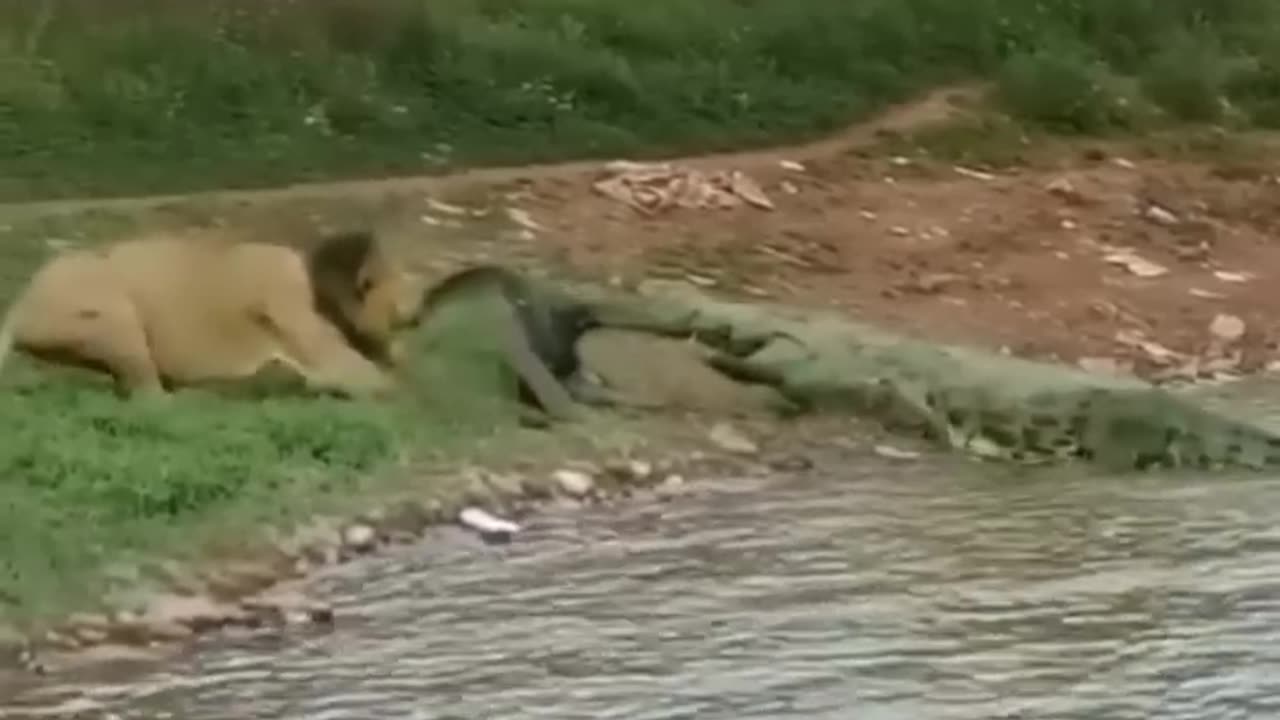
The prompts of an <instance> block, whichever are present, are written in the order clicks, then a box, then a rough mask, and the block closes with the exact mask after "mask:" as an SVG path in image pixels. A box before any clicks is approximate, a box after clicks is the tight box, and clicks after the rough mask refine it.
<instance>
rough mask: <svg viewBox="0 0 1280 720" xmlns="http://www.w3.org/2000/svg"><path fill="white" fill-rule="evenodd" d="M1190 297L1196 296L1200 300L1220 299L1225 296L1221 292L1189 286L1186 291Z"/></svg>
mask: <svg viewBox="0 0 1280 720" xmlns="http://www.w3.org/2000/svg"><path fill="white" fill-rule="evenodd" d="M1187 292H1188V293H1189V294H1190V295H1191V296H1192V297H1198V298H1200V299H1202V300H1222V299H1223V298H1225V297H1226V295H1223V294H1222V293H1216V292H1213V291H1212V290H1204V289H1201V288H1191V289H1190V290H1188V291H1187Z"/></svg>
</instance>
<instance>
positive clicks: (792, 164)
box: [778, 160, 805, 172]
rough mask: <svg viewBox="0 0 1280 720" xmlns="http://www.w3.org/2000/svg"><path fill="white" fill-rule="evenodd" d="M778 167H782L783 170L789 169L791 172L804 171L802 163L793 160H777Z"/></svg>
mask: <svg viewBox="0 0 1280 720" xmlns="http://www.w3.org/2000/svg"><path fill="white" fill-rule="evenodd" d="M778 167H780V168H782V169H783V170H790V171H791V172H804V171H805V167H804V165H802V164H800V163H798V162H796V161H795V160H779V161H778Z"/></svg>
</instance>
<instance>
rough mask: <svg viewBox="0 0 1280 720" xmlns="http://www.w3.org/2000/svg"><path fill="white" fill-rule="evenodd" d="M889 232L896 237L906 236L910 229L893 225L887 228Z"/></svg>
mask: <svg viewBox="0 0 1280 720" xmlns="http://www.w3.org/2000/svg"><path fill="white" fill-rule="evenodd" d="M889 233H890V234H892V235H896V236H898V237H906V236H908V235H910V234H911V231H910V230H908V229H907V228H905V227H903V226H901V225H894V226H893V227H891V228H889Z"/></svg>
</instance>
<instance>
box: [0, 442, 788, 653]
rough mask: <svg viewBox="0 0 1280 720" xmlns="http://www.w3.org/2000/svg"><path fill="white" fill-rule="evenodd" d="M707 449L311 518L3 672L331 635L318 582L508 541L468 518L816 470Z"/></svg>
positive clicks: (179, 577) (62, 630)
mask: <svg viewBox="0 0 1280 720" xmlns="http://www.w3.org/2000/svg"><path fill="white" fill-rule="evenodd" d="M707 441H708V442H705V443H700V445H702V446H703V447H700V448H699V449H693V450H688V449H685V450H680V451H663V452H657V451H655V452H653V453H649V454H650V455H654V456H661V459H654V458H651V457H642V456H639V455H637V454H632V453H627V454H615V455H613V456H612V457H609V458H607V459H604V460H590V461H588V460H578V461H571V462H563V463H560V464H558V465H556V466H549V467H545V468H540V469H539V470H537V471H532V472H523V473H519V474H516V473H511V472H503V471H497V470H491V469H482V468H478V467H470V468H463V469H455V471H454V475H455V476H456V477H455V478H454V479H455V480H459V481H460V482H456V483H450V484H449V488H450V489H449V491H445V492H441V489H440V486H439V485H433V484H432V483H430V482H425V481H424V482H423V490H422V492H421V494H420V497H416V498H410V499H405V498H404V497H400V498H398V499H396V500H395V501H392V502H388V503H386V504H384V505H381V506H378V507H377V509H375V510H373V511H369V512H363V513H358V514H353V515H351V516H349V517H344V518H316V519H314V520H313V521H312V522H310V523H308V524H306V525H303V526H302V527H301V528H300V529H298V530H296V531H293V532H291V533H288V534H280V535H278V536H277V537H275V538H274V539H273V540H272V541H270V542H268V543H266V544H264V545H260V546H257V547H254V548H252V549H250V551H249V553H246V555H251V556H246V557H237V558H234V559H228V560H224V561H220V562H216V563H211V564H208V565H202V566H200V567H196V568H180V567H176V566H173V567H171V572H170V573H169V578H168V582H167V583H166V585H167V587H165V589H163V590H162V591H160V592H158V593H149V594H146V595H144V596H142V597H139V598H138V599H137V600H136V601H135V602H132V603H129V605H130V606H129V607H122V608H118V609H116V610H114V611H110V612H97V613H77V614H73V615H71V616H68V617H66V618H64V619H62V620H61V621H60V622H57V623H55V624H53V625H52V626H49V627H46V628H42V629H41V630H40V631H39V632H38V633H35V634H28V635H25V636H18V635H16V634H14V637H13V639H12V640H9V641H5V642H4V643H3V644H0V671H4V670H9V671H20V672H26V673H34V674H37V675H43V674H48V673H51V672H56V671H57V670H59V669H61V668H64V667H70V666H74V665H77V664H79V662H90V663H91V662H94V661H104V660H106V661H109V660H112V659H117V658H125V657H149V656H152V655H160V654H163V653H164V652H166V651H169V650H177V649H180V648H182V647H184V646H185V645H186V644H188V643H190V642H192V641H194V640H195V639H197V638H199V637H204V636H208V635H211V634H214V633H217V632H220V631H228V630H234V629H251V630H269V629H272V628H275V629H279V630H282V631H283V630H285V629H287V628H292V627H307V626H312V627H316V626H319V627H323V626H327V625H331V624H332V623H333V622H334V621H335V617H334V611H333V608H331V607H330V606H328V605H327V604H326V603H324V602H322V601H318V600H316V599H314V598H311V597H309V596H308V595H307V593H306V592H305V590H303V589H302V588H301V587H300V586H301V585H302V584H304V583H305V582H306V580H307V579H308V578H309V577H310V576H311V575H312V574H313V573H314V572H316V571H318V570H320V569H323V568H326V567H330V566H334V565H339V564H342V563H347V562H350V561H353V560H355V559H358V558H361V557H365V556H369V555H372V554H375V553H377V552H379V551H380V550H382V549H386V548H389V547H392V546H398V545H407V544H411V543H414V542H418V541H419V540H420V539H421V538H422V537H423V535H424V534H425V533H426V532H427V531H428V530H429V529H431V528H433V527H438V526H441V525H447V524H455V525H462V526H465V527H469V528H470V529H471V530H473V531H475V532H477V534H478V535H479V536H480V537H481V539H482V540H483V541H485V542H505V541H509V540H512V539H513V538H511V537H510V533H504V532H498V533H492V532H486V528H485V527H483V526H482V524H481V523H483V520H482V521H481V523H477V522H476V520H475V519H473V518H475V517H477V516H480V517H484V516H488V517H491V518H500V519H502V520H503V521H506V522H510V521H517V522H518V521H520V520H522V519H523V518H526V517H528V516H530V515H531V514H533V513H536V512H538V510H539V509H542V508H546V507H549V506H551V505H561V506H565V505H567V506H585V505H596V504H604V503H609V502H613V501H617V500H623V499H628V498H637V499H648V500H651V501H667V500H671V499H673V498H676V497H678V496H680V495H682V494H684V493H686V492H688V491H689V486H690V480H691V479H693V478H699V477H708V476H711V475H724V474H732V473H738V474H740V473H744V472H749V471H750V470H751V468H752V467H756V468H771V469H772V470H775V471H779V470H782V471H785V470H790V471H795V470H798V469H805V468H808V467H810V466H811V465H812V463H811V462H810V461H809V460H808V459H807V458H806V457H804V456H801V455H788V456H779V457H776V458H773V459H770V458H769V457H768V456H765V455H762V454H761V452H760V448H759V447H758V446H757V445H756V444H755V442H754V441H753V440H751V439H750V438H749V437H747V436H746V435H745V434H743V433H742V432H741V431H739V430H737V429H736V428H734V427H732V426H730V425H728V424H727V423H719V424H717V425H716V426H715V428H713V430H712V432H711V433H709V434H708V436H707ZM515 527H518V526H515ZM515 534H516V535H518V531H517V532H516V533H515ZM504 535H506V537H504Z"/></svg>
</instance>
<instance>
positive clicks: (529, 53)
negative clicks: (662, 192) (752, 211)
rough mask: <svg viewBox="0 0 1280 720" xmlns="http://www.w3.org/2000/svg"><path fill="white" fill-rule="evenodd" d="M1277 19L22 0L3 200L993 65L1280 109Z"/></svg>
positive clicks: (1003, 8)
mask: <svg viewBox="0 0 1280 720" xmlns="http://www.w3.org/2000/svg"><path fill="white" fill-rule="evenodd" d="M1277 37H1280V6H1277V5H1276V4H1275V3H1273V2H1270V1H1269V0H1217V1H1216V2H1213V3H1205V2H1203V1H1201V0H1035V1H1030V2H1029V1H1027V0H974V1H973V2H966V3H955V2H948V1H947V0H846V1H845V2H832V1H831V0H793V1H792V2H787V3H775V2H758V1H752V2H744V1H743V0H702V1H701V2H696V3H690V2H687V1H686V0H649V1H648V2H644V3H619V2H598V1H597V0H590V1H588V0H543V1H541V2H538V3H524V2H516V1H515V0H307V1H306V2H304V1H303V0H265V1H261V0H226V1H225V2H218V3H172V2H158V1H157V0H117V1H115V2H111V3H103V2H100V1H99V0H60V1H59V0H32V1H31V2H24V3H4V4H3V5H0V199H24V198H34V197H51V196H70V195H81V194H131V193H146V192H159V191H165V192H173V191H182V190H194V189H204V188H213V187H227V186H241V187H249V186H263V185H272V184H280V183H285V182H290V181H298V180H309V179H320V178H333V177H338V176H358V175H372V174H400V173H404V174H410V173H413V174H417V173H423V172H433V171H437V170H443V169H448V168H453V167H458V166H475V165H484V164H493V163H525V162H538V161H548V160H561V159H568V158H572V157H584V156H597V157H599V156H612V155H620V154H631V155H637V156H646V155H656V154H668V153H679V152H684V151H691V150H695V149H696V150H712V149H727V148H730V147H742V146H749V145H756V144H763V143H773V142H779V141H783V140H787V139H793V138H801V137H806V136H810V135H814V134H818V133H822V132H825V131H828V130H831V129H833V128H835V127H837V126H839V125H842V124H845V123H848V122H850V121H852V120H854V119H857V118H859V117H862V116H865V115H866V114H868V113H870V112H872V111H875V110H878V109H880V108H882V107H884V106H885V105H886V104H887V103H890V102H893V101H897V100H902V99H905V98H907V97H908V96H910V95H912V94H914V93H917V92H919V91H921V90H923V89H926V88H930V87H933V86H936V85H940V84H946V83H953V82H957V81H962V80H971V79H990V80H995V81H996V82H997V85H998V86H999V89H1000V92H999V93H998V95H999V97H1000V98H1001V99H1002V101H1003V103H1004V105H1005V107H1006V109H1008V110H1010V111H1012V112H1013V113H1014V114H1015V115H1016V116H1017V117H1018V118H1019V119H1021V120H1023V121H1027V122H1031V123H1037V124H1042V125H1045V126H1046V127H1049V128H1052V129H1054V130H1060V131H1069V132H1074V133H1080V132H1090V133H1094V132H1105V131H1113V130H1129V129H1132V128H1134V127H1137V126H1145V124H1147V123H1151V122H1160V121H1164V120H1169V119H1178V118H1181V119H1187V120H1196V121H1209V120H1214V119H1216V118H1217V117H1218V115H1219V112H1220V108H1221V107H1223V102H1222V101H1223V100H1226V101H1227V103H1228V104H1229V106H1230V107H1233V108H1235V109H1236V111H1237V112H1238V114H1239V117H1240V120H1241V121H1242V122H1245V123H1256V124H1264V125H1275V124H1276V123H1277V118H1278V117H1280V111H1277V108H1278V107H1280V82H1278V81H1277V78H1280V72H1278V71H1277V68H1278V67H1280V62H1278V60H1280V55H1277V51H1276V49H1275V48H1276V47H1277V44H1276V43H1275V42H1274V40H1275V39H1276V38H1277ZM1156 110H1158V111H1159V112H1155V111H1156Z"/></svg>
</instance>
